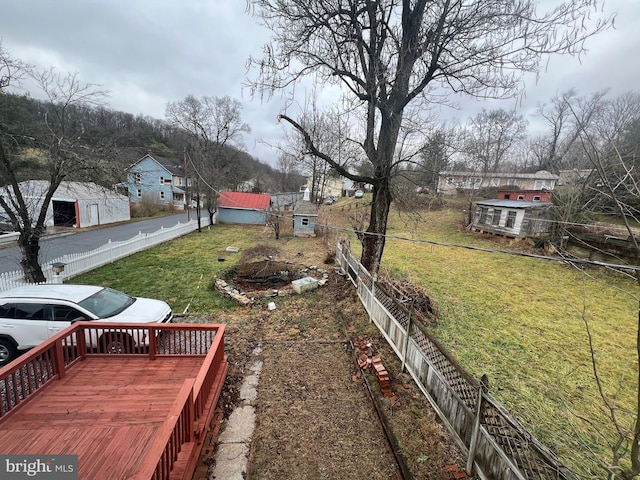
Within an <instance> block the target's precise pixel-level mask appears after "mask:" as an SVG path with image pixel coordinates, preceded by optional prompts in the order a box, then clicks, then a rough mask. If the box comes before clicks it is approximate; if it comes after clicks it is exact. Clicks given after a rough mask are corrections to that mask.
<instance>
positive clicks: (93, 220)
mask: <svg viewBox="0 0 640 480" xmlns="http://www.w3.org/2000/svg"><path fill="white" fill-rule="evenodd" d="M87 210H88V213H89V219H88V220H89V225H100V218H98V204H97V203H92V204H91V205H87Z"/></svg>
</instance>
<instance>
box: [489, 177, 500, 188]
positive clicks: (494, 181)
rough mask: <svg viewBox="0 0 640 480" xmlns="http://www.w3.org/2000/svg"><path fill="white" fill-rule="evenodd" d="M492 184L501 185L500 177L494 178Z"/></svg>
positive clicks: (494, 185)
mask: <svg viewBox="0 0 640 480" xmlns="http://www.w3.org/2000/svg"><path fill="white" fill-rule="evenodd" d="M490 185H491V186H492V187H499V186H500V179H499V178H492V179H491V183H490Z"/></svg>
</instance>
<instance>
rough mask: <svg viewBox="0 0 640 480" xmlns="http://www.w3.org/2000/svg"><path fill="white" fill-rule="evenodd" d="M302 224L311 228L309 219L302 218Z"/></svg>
mask: <svg viewBox="0 0 640 480" xmlns="http://www.w3.org/2000/svg"><path fill="white" fill-rule="evenodd" d="M300 224H301V225H302V226H303V227H308V226H309V217H302V218H301V219H300Z"/></svg>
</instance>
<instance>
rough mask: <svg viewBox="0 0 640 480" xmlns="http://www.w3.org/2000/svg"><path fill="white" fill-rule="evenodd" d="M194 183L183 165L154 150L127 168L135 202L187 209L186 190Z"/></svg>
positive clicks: (128, 183)
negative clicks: (155, 152)
mask: <svg viewBox="0 0 640 480" xmlns="http://www.w3.org/2000/svg"><path fill="white" fill-rule="evenodd" d="M190 184H191V179H190V178H186V177H185V172H184V167H183V166H182V165H180V164H179V163H178V162H176V161H174V160H171V159H168V158H164V157H160V156H157V155H153V154H152V153H151V152H148V153H147V154H146V155H145V156H144V157H142V158H141V159H140V160H138V161H137V162H136V163H134V164H133V165H131V166H130V167H129V169H128V170H127V188H128V190H129V198H130V199H131V202H133V203H141V202H144V203H150V204H153V205H162V206H166V207H172V208H184V207H185V204H186V198H185V191H186V187H188V186H191V185H190Z"/></svg>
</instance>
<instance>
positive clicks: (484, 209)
mask: <svg viewBox="0 0 640 480" xmlns="http://www.w3.org/2000/svg"><path fill="white" fill-rule="evenodd" d="M488 213H489V209H488V208H487V207H480V218H479V219H478V223H487V214H488Z"/></svg>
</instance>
